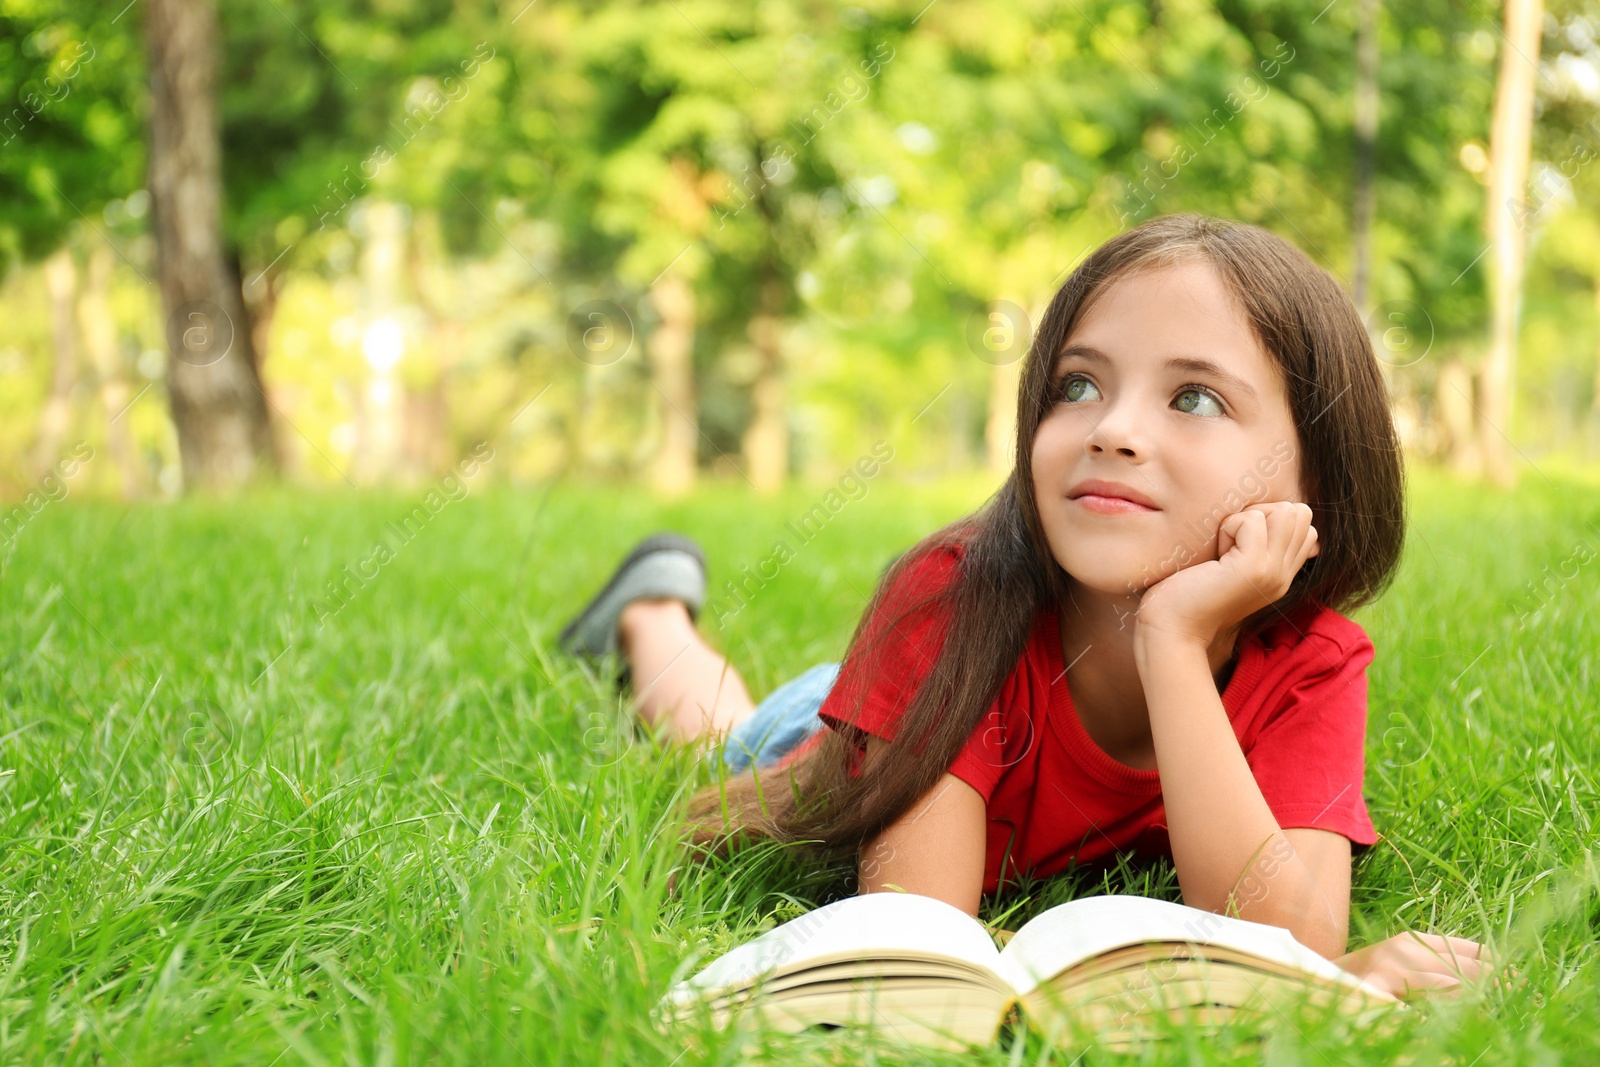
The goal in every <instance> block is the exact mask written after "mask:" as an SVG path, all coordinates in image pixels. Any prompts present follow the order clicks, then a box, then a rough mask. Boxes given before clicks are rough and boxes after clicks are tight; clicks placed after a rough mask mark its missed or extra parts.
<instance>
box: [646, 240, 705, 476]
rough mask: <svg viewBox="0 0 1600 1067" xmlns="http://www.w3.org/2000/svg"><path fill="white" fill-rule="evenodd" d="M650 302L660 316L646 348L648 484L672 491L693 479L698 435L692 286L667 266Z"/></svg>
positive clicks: (652, 289) (657, 282)
mask: <svg viewBox="0 0 1600 1067" xmlns="http://www.w3.org/2000/svg"><path fill="white" fill-rule="evenodd" d="M650 302H651V303H652V304H654V305H655V309H656V314H658V315H659V316H661V321H660V323H659V324H658V325H657V326H656V328H655V331H654V332H653V333H652V334H651V335H650V343H649V345H648V348H647V351H648V354H649V357H650V378H651V381H652V382H653V383H654V385H655V388H656V399H657V407H658V408H659V409H660V412H661V419H660V424H661V444H660V447H659V448H658V449H657V450H656V454H655V458H654V459H653V460H652V461H651V465H650V484H651V486H652V487H653V488H654V489H655V490H656V492H658V493H661V494H663V495H665V496H677V495H678V494H681V493H684V492H687V491H688V490H689V489H690V488H691V487H693V485H694V482H695V445H696V442H697V439H698V438H699V436H700V428H699V427H700V423H699V417H700V416H699V406H698V402H697V401H696V398H695V391H694V316H695V307H694V287H693V286H692V285H690V284H689V282H688V281H687V280H685V279H684V278H682V277H681V276H679V275H677V274H674V273H673V272H672V271H671V270H668V271H667V272H666V273H665V274H663V275H662V276H661V277H659V278H657V279H656V281H655V284H654V285H652V286H651V287H650Z"/></svg>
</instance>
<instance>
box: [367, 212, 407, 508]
mask: <svg viewBox="0 0 1600 1067" xmlns="http://www.w3.org/2000/svg"><path fill="white" fill-rule="evenodd" d="M360 218H361V221H362V228H363V229H364V231H365V246H364V247H363V248H362V252H361V286H362V302H363V304H364V305H365V307H364V308H363V310H364V312H365V317H366V321H367V333H366V336H365V338H364V339H363V342H362V347H363V350H364V352H365V354H366V357H367V366H368V369H369V370H370V371H371V375H370V377H368V379H367V384H366V391H365V393H364V394H363V396H362V403H361V417H360V419H359V421H358V422H357V425H358V426H359V427H360V435H359V436H358V438H357V447H356V456H355V471H354V473H355V476H356V480H357V481H359V482H362V483H364V484H376V483H380V482H386V481H390V480H392V479H394V478H395V477H397V476H398V475H399V474H400V473H401V472H400V458H401V457H400V453H401V446H402V440H401V438H402V433H403V430H402V426H401V414H402V412H403V403H402V399H401V395H400V393H401V386H400V378H399V375H398V374H397V373H396V370H397V369H398V367H399V361H400V359H401V358H402V355H403V352H402V348H401V341H402V335H401V333H400V322H399V320H398V319H397V318H396V317H395V311H396V310H397V309H398V308H399V306H400V300H401V282H402V273H403V269H404V266H405V241H406V220H405V209H404V208H403V207H402V206H401V205H399V204H396V203H392V202H389V201H374V202H372V203H369V204H367V205H366V206H365V208H364V210H363V211H362V212H361V215H360Z"/></svg>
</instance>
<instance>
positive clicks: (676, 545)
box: [558, 533, 706, 660]
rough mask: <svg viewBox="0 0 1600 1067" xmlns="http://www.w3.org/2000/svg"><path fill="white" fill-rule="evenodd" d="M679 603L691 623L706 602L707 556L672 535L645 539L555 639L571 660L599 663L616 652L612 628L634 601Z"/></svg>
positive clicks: (665, 534)
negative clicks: (686, 611) (588, 659)
mask: <svg viewBox="0 0 1600 1067" xmlns="http://www.w3.org/2000/svg"><path fill="white" fill-rule="evenodd" d="M642 599H672V600H681V601H683V603H684V606H685V607H687V608H688V609H689V618H690V619H695V618H697V617H698V616H699V614H700V608H701V606H702V605H703V604H704V603H705V599H706V557H705V553H704V552H702V551H701V550H700V546H699V545H697V544H695V543H694V542H693V541H691V540H689V539H688V538H687V537H681V536H679V535H678V534H673V533H659V534H655V535H654V536H651V537H647V538H645V539H644V540H643V541H640V542H639V543H638V544H637V545H635V546H634V548H633V551H631V552H629V553H628V555H627V557H626V558H625V559H624V560H623V561H622V562H621V563H619V564H618V565H617V569H616V570H615V571H614V572H612V575H611V578H610V580H609V581H607V582H606V584H605V587H604V588H602V589H601V590H600V592H598V593H596V594H595V595H594V599H592V600H590V601H589V603H588V604H586V605H584V608H583V610H582V611H580V612H578V614H577V616H576V617H575V618H573V619H572V620H571V621H570V622H568V623H567V625H566V626H564V627H562V630H561V636H560V638H559V639H558V640H559V644H560V646H561V648H562V649H563V650H564V651H566V652H568V653H570V654H571V655H574V656H584V657H588V658H590V659H596V660H598V659H601V658H603V657H605V656H608V655H616V654H618V653H619V652H620V648H619V645H618V640H617V623H618V620H619V619H621V617H622V609H623V608H625V607H627V606H628V605H629V604H630V603H632V602H633V601H635V600H642Z"/></svg>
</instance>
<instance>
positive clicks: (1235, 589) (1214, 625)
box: [1134, 500, 1319, 646]
mask: <svg viewBox="0 0 1600 1067" xmlns="http://www.w3.org/2000/svg"><path fill="white" fill-rule="evenodd" d="M1318 551H1319V549H1318V547H1317V530H1316V527H1314V526H1312V525H1311V507H1310V505H1308V504H1298V503H1294V502H1293V501H1288V500H1278V501H1272V502H1270V503H1261V504H1251V505H1250V506H1248V507H1246V508H1245V509H1244V510H1242V511H1236V512H1234V513H1233V514H1232V515H1229V516H1228V517H1227V518H1225V519H1223V520H1222V524H1221V525H1220V526H1219V527H1218V528H1217V558H1216V559H1214V560H1210V561H1208V562H1205V563H1196V564H1194V565H1193V566H1190V567H1185V568H1184V569H1182V570H1180V571H1178V572H1177V573H1176V574H1172V575H1168V576H1167V577H1166V578H1163V579H1162V580H1161V581H1159V582H1156V583H1155V584H1154V585H1152V586H1150V587H1149V588H1148V589H1146V590H1145V591H1144V596H1143V597H1141V598H1140V600H1139V611H1138V615H1137V617H1136V619H1135V622H1136V626H1135V631H1134V638H1135V642H1136V643H1137V642H1138V641H1139V640H1140V638H1141V631H1142V632H1143V635H1145V636H1147V635H1149V634H1152V633H1161V634H1168V635H1173V636H1181V637H1184V638H1188V639H1190V640H1192V641H1194V642H1196V643H1198V644H1200V645H1206V646H1208V645H1210V644H1211V642H1212V641H1214V640H1215V639H1216V637H1217V635H1218V634H1220V633H1222V632H1223V631H1225V630H1227V629H1229V628H1230V627H1232V626H1233V625H1234V624H1236V623H1239V622H1242V621H1243V620H1244V619H1246V618H1248V617H1249V616H1250V615H1252V614H1254V613H1255V612H1257V611H1259V610H1261V609H1262V608H1264V607H1266V606H1267V605H1268V604H1271V603H1273V602H1275V601H1277V600H1279V599H1280V598H1281V597H1282V596H1283V595H1284V594H1285V593H1287V592H1288V591H1289V583H1290V582H1292V581H1294V576H1295V574H1296V573H1298V572H1299V570H1300V567H1301V565H1302V564H1304V563H1305V561H1306V560H1307V559H1309V558H1310V557H1312V556H1314V555H1316V554H1317V552H1318Z"/></svg>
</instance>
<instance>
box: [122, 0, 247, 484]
mask: <svg viewBox="0 0 1600 1067" xmlns="http://www.w3.org/2000/svg"><path fill="white" fill-rule="evenodd" d="M145 13H146V15H145V17H146V27H145V31H146V42H145V43H146V47H147V49H148V52H149V66H150V198H151V203H152V206H153V213H154V230H155V239H156V255H157V259H158V261H159V264H160V272H159V276H160V285H161V299H162V305H163V309H164V312H165V314H166V323H167V349H168V360H167V393H168V397H169V399H170V402H171V405H172V422H173V425H174V426H175V427H176V428H177V431H178V453H179V456H180V458H181V460H182V463H183V478H184V484H185V486H186V487H188V488H195V489H214V490H225V489H230V488H234V487H237V486H241V485H243V484H245V483H246V482H249V481H251V480H252V479H254V478H256V477H259V476H261V475H263V474H265V473H269V472H270V471H271V470H272V467H273V455H272V439H271V434H270V432H269V430H268V425H267V404H266V394H265V393H264V392H263V391H262V388H261V380H260V375H259V373H258V371H257V367H256V360H255V352H254V351H253V346H252V344H251V338H250V324H249V317H248V315H247V314H246V311H245V307H244V303H243V300H242V298H241V295H240V281H239V279H237V278H235V277H231V276H230V275H231V274H232V273H233V272H230V271H229V270H228V266H227V262H226V259H225V256H224V253H223V246H222V181H221V163H222V159H221V157H222V145H221V138H220V134H219V130H218V118H217V63H218V45H217V17H216V11H215V10H214V9H213V8H212V6H211V5H210V3H208V2H207V0H150V2H149V3H147V4H146V5H145Z"/></svg>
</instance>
